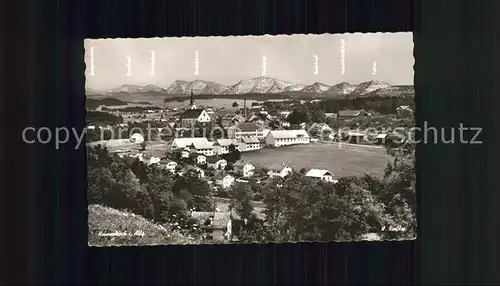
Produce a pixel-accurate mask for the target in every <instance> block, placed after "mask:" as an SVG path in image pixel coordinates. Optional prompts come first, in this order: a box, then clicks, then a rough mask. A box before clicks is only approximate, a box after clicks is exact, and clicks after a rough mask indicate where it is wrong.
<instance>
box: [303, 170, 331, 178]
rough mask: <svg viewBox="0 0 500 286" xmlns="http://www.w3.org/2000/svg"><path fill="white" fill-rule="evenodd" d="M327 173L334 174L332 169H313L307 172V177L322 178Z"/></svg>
mask: <svg viewBox="0 0 500 286" xmlns="http://www.w3.org/2000/svg"><path fill="white" fill-rule="evenodd" d="M325 175H330V176H333V174H332V173H330V171H328V170H321V169H311V170H309V172H307V173H306V174H305V176H306V177H313V178H322V177H323V176H325Z"/></svg>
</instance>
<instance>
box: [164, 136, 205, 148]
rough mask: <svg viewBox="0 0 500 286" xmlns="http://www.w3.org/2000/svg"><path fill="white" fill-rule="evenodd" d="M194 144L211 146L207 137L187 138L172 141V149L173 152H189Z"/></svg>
mask: <svg viewBox="0 0 500 286" xmlns="http://www.w3.org/2000/svg"><path fill="white" fill-rule="evenodd" d="M194 142H197V143H201V144H209V141H208V139H207V138H205V137H186V138H175V139H174V140H173V141H172V145H171V147H170V148H171V149H172V150H177V149H184V150H186V151H187V150H189V147H190V146H191V145H193V143H194Z"/></svg>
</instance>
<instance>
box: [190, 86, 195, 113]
mask: <svg viewBox="0 0 500 286" xmlns="http://www.w3.org/2000/svg"><path fill="white" fill-rule="evenodd" d="M189 108H191V109H196V105H194V95H193V90H191V99H190V101H189Z"/></svg>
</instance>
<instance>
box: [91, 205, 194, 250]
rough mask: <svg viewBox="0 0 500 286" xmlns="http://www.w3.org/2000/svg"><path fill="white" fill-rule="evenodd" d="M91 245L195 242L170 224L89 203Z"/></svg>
mask: <svg viewBox="0 0 500 286" xmlns="http://www.w3.org/2000/svg"><path fill="white" fill-rule="evenodd" d="M88 211H89V216H88V225H89V234H88V235H89V237H88V239H89V245H90V246H119V245H123V246H133V245H140V246H144V245H164V244H198V243H199V241H197V240H196V239H192V238H189V237H187V236H185V235H183V234H182V233H180V232H179V231H177V230H174V229H173V227H172V226H160V225H157V224H155V223H152V222H150V221H148V220H146V219H145V218H143V217H141V216H138V215H135V214H132V213H128V212H124V211H119V210H115V209H112V208H108V207H104V206H100V205H89V207H88Z"/></svg>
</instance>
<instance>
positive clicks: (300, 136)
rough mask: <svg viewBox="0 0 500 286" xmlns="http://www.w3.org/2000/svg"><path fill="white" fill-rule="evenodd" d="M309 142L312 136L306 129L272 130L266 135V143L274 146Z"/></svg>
mask: <svg viewBox="0 0 500 286" xmlns="http://www.w3.org/2000/svg"><path fill="white" fill-rule="evenodd" d="M309 143H310V137H309V134H307V131H305V130H271V131H270V132H269V134H267V136H266V144H267V145H269V146H273V147H280V146H287V145H294V144H309Z"/></svg>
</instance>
